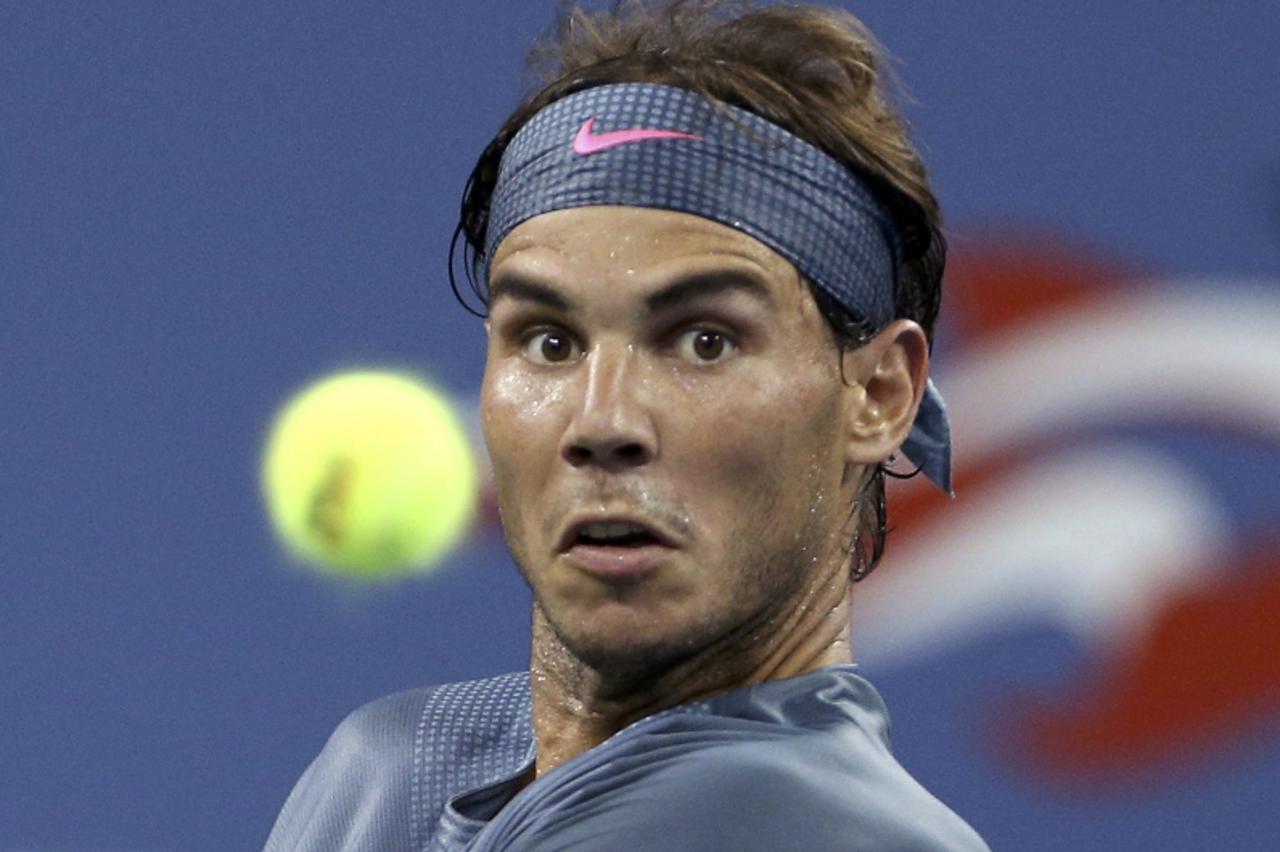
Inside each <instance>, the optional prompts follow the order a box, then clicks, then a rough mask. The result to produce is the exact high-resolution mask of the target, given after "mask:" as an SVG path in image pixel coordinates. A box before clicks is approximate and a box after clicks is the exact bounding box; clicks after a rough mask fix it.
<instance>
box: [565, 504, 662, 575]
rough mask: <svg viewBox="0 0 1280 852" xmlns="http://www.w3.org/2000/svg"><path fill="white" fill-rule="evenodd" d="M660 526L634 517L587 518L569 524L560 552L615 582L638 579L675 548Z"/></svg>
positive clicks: (660, 562) (581, 567) (590, 570)
mask: <svg viewBox="0 0 1280 852" xmlns="http://www.w3.org/2000/svg"><path fill="white" fill-rule="evenodd" d="M675 549H676V548H675V542H674V541H673V540H672V539H671V538H670V537H669V536H667V535H666V534H665V533H664V532H663V531H662V530H661V529H659V528H657V527H655V526H653V525H650V524H648V523H647V522H644V521H641V520H638V519H634V518H618V517H611V518H584V519H580V520H578V521H576V522H574V523H572V524H570V525H569V527H568V529H566V531H565V533H564V535H563V536H562V537H561V540H560V552H561V553H563V554H564V555H565V556H566V557H567V558H568V560H569V561H570V562H572V563H573V564H574V565H576V566H577V567H578V568H580V569H582V570H583V571H585V572H587V573H588V574H592V575H594V576H596V577H598V578H600V579H603V580H606V581H608V582H612V583H631V582H636V581H638V580H640V579H642V578H644V577H645V576H647V575H648V574H651V573H652V572H654V571H656V570H657V569H658V567H659V566H660V565H661V564H662V563H663V562H665V561H666V560H667V559H668V558H669V557H670V556H671V554H672V553H673V552H674V550H675Z"/></svg>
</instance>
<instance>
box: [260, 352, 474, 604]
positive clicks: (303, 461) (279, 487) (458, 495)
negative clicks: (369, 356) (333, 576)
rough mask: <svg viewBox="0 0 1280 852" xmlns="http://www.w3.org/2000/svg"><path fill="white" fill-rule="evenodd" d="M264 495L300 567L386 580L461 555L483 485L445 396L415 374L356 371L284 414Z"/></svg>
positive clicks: (268, 458)
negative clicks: (460, 545) (459, 550)
mask: <svg viewBox="0 0 1280 852" xmlns="http://www.w3.org/2000/svg"><path fill="white" fill-rule="evenodd" d="M262 490H263V496H264V499H265V501H266V505H267V510H268V512H269V514H270V517H271V520H272V523H273V526H274V527H275V530H276V533H277V535H278V536H279V538H280V539H281V541H282V542H283V543H284V544H285V545H286V547H287V548H288V549H289V550H290V551H291V552H292V553H293V555H294V556H296V557H298V558H300V559H302V560H303V561H305V562H308V563H311V564H313V565H316V566H318V567H321V568H324V569H326V570H329V571H331V572H333V573H337V574H340V575H343V576H347V577H353V578H357V579H384V578H392V577H401V576H404V575H406V574H409V573H413V572H414V571H420V570H423V569H429V568H430V567H431V566H432V565H433V564H435V563H436V562H438V561H439V559H440V558H441V557H442V556H444V555H445V554H446V553H447V552H448V551H449V550H451V549H452V548H453V547H455V546H456V545H457V544H458V543H459V541H460V540H461V539H462V537H463V535H464V534H465V533H466V531H467V529H468V527H469V525H470V523H471V520H472V518H473V516H474V514H475V508H476V502H477V496H478V491H479V485H478V476H477V471H476V464H475V459H474V457H473V456H472V452H471V445H470V442H469V441H468V439H467V435H466V432H465V430H464V429H463V427H462V425H461V423H460V422H459V420H458V417H457V416H456V415H455V413H454V410H453V407H452V405H451V404H450V403H449V401H448V400H447V398H446V397H445V396H444V395H443V394H442V393H441V392H440V391H438V390H435V389H434V388H432V387H431V386H430V385H428V384H426V383H424V382H422V381H421V380H419V379H416V378H414V377H412V376H410V375H407V374H402V373H394V372H384V371H353V372H346V373H339V374H336V375H333V376H331V377H329V378H326V379H323V380H321V381H319V382H317V383H315V384H313V385H311V386H310V387H307V388H305V389H303V391H302V392H301V393H299V394H298V395H297V396H295V397H294V398H293V399H291V400H290V401H289V402H288V403H287V404H286V405H285V406H284V407H283V408H282V409H281V410H280V412H279V414H278V415H277V416H276V418H275V421H274V423H273V424H272V426H271V430H270V434H269V436H268V438H267V443H266V448H265V451H264V454H263V462H262Z"/></svg>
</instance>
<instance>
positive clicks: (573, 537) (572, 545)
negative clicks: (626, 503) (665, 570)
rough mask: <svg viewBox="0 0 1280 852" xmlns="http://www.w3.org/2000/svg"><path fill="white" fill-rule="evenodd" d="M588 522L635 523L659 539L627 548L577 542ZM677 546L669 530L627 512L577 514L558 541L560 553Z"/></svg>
mask: <svg viewBox="0 0 1280 852" xmlns="http://www.w3.org/2000/svg"><path fill="white" fill-rule="evenodd" d="M587 524H634V525H636V526H638V527H642V528H644V530H645V532H647V533H649V534H650V535H651V536H653V537H654V538H655V539H657V544H646V545H644V546H643V547H625V548H623V547H600V546H597V545H584V544H578V543H577V541H578V532H579V530H581V529H582V528H583V527H584V526H586V525H587ZM675 546H676V542H675V539H674V538H673V537H672V536H670V535H668V534H667V532H666V531H665V530H663V529H662V528H661V527H659V526H657V525H655V524H653V523H650V522H649V521H647V520H645V519H644V518H640V517H637V516H635V515H628V514H625V513H614V514H605V513H600V514H593V515H575V516H574V517H572V518H570V519H569V523H568V525H567V526H565V528H564V532H562V533H561V534H560V539H559V540H558V541H557V542H556V551H557V552H559V553H567V552H569V551H570V550H576V549H578V548H587V549H595V550H604V551H617V550H629V551H643V550H647V549H649V548H650V547H656V548H660V549H662V550H670V549H671V548H674V547H675Z"/></svg>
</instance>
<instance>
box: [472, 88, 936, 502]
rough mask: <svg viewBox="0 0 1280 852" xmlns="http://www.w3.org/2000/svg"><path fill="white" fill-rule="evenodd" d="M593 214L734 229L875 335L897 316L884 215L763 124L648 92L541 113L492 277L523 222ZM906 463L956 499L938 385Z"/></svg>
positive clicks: (499, 235)
mask: <svg viewBox="0 0 1280 852" xmlns="http://www.w3.org/2000/svg"><path fill="white" fill-rule="evenodd" d="M594 205H624V206H631V207H654V208H659V209H662V210H678V211H681V212H684V213H692V214H694V215H696V216H701V217H703V218H704V219H711V220H713V221H715V222H719V223H721V224H723V225H727V226H729V227H731V228H734V229H736V230H739V231H742V232H743V233H745V234H747V235H749V236H751V237H754V238H755V239H757V240H759V241H760V242H762V243H764V244H765V245H767V246H768V247H769V248H771V249H773V250H774V251H775V252H777V253H778V254H780V255H781V256H782V257H784V258H786V259H787V260H788V261H790V262H791V264H792V265H793V266H795V267H796V269H797V270H798V271H799V272H800V273H801V274H802V275H804V276H805V277H806V278H808V279H809V280H810V281H811V282H813V284H814V285H816V286H817V287H819V288H820V289H821V290H822V291H823V292H825V293H827V294H828V295H829V296H831V297H832V298H833V299H834V300H835V301H836V302H837V303H839V304H840V305H841V306H842V307H844V308H845V309H846V310H848V311H849V312H851V313H852V314H854V315H855V316H857V317H861V318H865V319H866V320H867V321H868V322H869V323H870V324H871V326H872V327H873V328H875V329H880V328H883V327H884V326H885V325H888V324H889V323H890V322H892V321H893V319H894V298H893V293H894V280H895V279H896V273H897V268H898V265H899V263H900V260H901V247H900V241H899V236H898V231H897V228H896V227H895V226H894V224H893V219H892V217H891V216H890V214H889V212H888V210H886V209H885V207H884V205H883V204H881V203H880V201H879V200H878V199H877V198H876V197H875V196H874V195H872V194H871V191H870V190H869V189H868V188H867V186H866V185H865V184H864V183H863V182H862V181H861V180H859V179H858V178H857V177H856V176H854V175H853V174H852V173H851V172H850V171H849V170H848V169H846V168H845V167H844V166H842V165H841V164H840V163H838V162H836V161H835V160H834V159H832V158H831V157H829V156H828V155H827V154H825V153H824V152H822V151H821V150H819V149H818V148H816V147H815V146H813V145H810V144H809V143H808V142H805V141H804V140H802V139H800V138H798V137H797V136H795V135H793V134H791V133H789V132H788V131H786V130H784V129H783V128H781V127H779V126H777V125H776V124H773V123H771V122H769V121H766V120H765V119H763V118H760V117H759V116H757V115H755V114H754V113H750V112H747V111H746V110H742V109H738V108H736V107H733V106H729V105H727V104H723V103H717V104H713V103H711V102H709V101H707V100H706V99H704V98H703V97H702V96H700V95H698V94H696V93H694V92H690V91H687V90H685V89H679V88H675V87H672V86H658V85H652V84H648V83H618V84H613V85H607V86H597V87H594V88H591V89H586V90H584V91H581V92H577V93H575V94H572V95H568V96H567V97H564V98H561V99H560V100H557V101H555V102H554V103H552V104H550V105H549V106H547V107H545V108H544V109H542V110H541V111H539V112H538V113H537V114H535V115H534V116H533V118H531V119H529V121H528V122H526V123H525V125H524V126H523V127H522V128H520V131H519V132H518V133H516V135H515V137H514V138H513V139H512V140H511V143H510V144H509V145H508V146H507V149H506V151H505V152H504V153H503V156H502V163H501V166H500V167H499V171H498V182H497V186H496V187H495V188H494V191H493V197H492V201H491V203H490V210H489V224H488V228H487V230H486V233H485V247H484V280H485V281H486V282H487V281H488V277H489V270H488V263H489V259H490V258H492V257H493V252H494V249H496V248H497V246H498V244H499V243H500V242H502V240H503V239H504V238H505V237H506V236H507V234H509V233H511V231H512V229H513V228H515V227H516V226H517V225H519V224H520V223H521V222H523V221H525V220H526V219H530V218H532V217H534V216H537V215H539V214H541V213H549V212H551V211H552V210H563V209H566V208H570V207H587V206H594ZM902 452H903V454H904V455H905V456H906V457H907V458H908V459H910V460H911V462H912V463H913V464H916V465H918V466H919V467H920V469H921V471H922V472H923V473H924V474H925V475H926V476H927V477H929V479H931V480H933V481H934V482H935V483H937V484H938V485H939V486H940V487H941V488H942V489H943V490H944V491H946V492H947V493H951V434H950V427H949V424H948V421H947V411H946V407H945V405H944V404H943V401H942V397H941V395H940V394H939V393H938V391H937V389H936V388H934V386H933V382H932V381H930V382H929V383H928V385H927V386H926V388H925V394H924V400H923V401H922V402H921V404H920V412H919V414H918V415H917V416H916V421H915V423H914V425H913V426H912V428H911V434H910V435H909V436H908V437H907V440H906V442H905V443H904V444H903V447H902Z"/></svg>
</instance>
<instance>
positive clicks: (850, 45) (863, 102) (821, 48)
mask: <svg viewBox="0 0 1280 852" xmlns="http://www.w3.org/2000/svg"><path fill="white" fill-rule="evenodd" d="M529 70H530V72H531V73H532V74H533V75H534V79H535V81H536V82H538V83H540V84H541V88H540V89H538V90H537V91H536V92H534V93H533V94H532V95H530V96H529V97H527V98H525V100H524V101H523V103H521V104H520V106H519V107H517V108H516V110H515V112H514V113H512V115H511V116H510V118H508V119H507V121H506V123H505V124H503V126H502V128H501V129H500V130H499V131H498V133H497V135H496V136H495V137H494V138H493V140H492V141H491V142H490V143H489V145H488V146H487V147H486V148H485V150H484V152H483V153H482V154H481V156H480V159H479V161H478V162H477V163H476V166H475V168H474V170H473V171H472V173H471V176H470V179H469V180H468V182H467V187H466V190H465V191H464V194H463V201H462V214H461V219H460V222H459V225H458V230H457V232H456V233H455V235H454V247H456V245H457V240H458V238H459V237H462V238H464V239H465V240H466V246H465V252H466V261H467V262H466V264H465V267H466V273H467V278H468V280H469V281H470V283H471V288H472V291H473V292H474V293H475V295H476V296H477V297H478V298H479V299H480V300H481V302H482V303H484V304H486V305H487V300H486V294H485V292H484V290H483V289H482V288H481V287H479V286H478V285H477V279H478V277H479V276H480V274H481V273H480V270H481V267H482V265H483V261H484V258H483V251H484V237H485V229H486V227H487V225H488V218H489V202H490V199H491V196H492V194H493V189H494V185H495V184H496V182H497V177H498V166H499V163H500V161H501V159H502V154H503V152H504V151H505V150H506V147H507V144H508V143H509V142H510V141H511V138H512V137H513V136H515V134H516V132H517V131H519V130H520V128H521V127H522V126H523V125H524V123H525V122H526V121H528V120H529V118H531V117H532V116H533V115H534V114H535V113H536V112H538V111H539V110H540V109H542V108H543V107H545V106H546V105H548V104H550V103H552V102H553V101H555V100H557V99H559V98H562V97H564V96H566V95H569V94H572V93H574V92H577V91H581V90H583V89H588V88H591V87H593V86H599V85H604V84H607V83H626V82H644V83H661V84H666V85H671V86H678V87H680V88H684V89H689V90H691V91H695V92H698V93H699V94H701V95H703V96H704V97H706V98H708V99H711V100H718V101H723V102H725V103H729V104H732V105H734V106H737V107H741V108H743V109H746V110H749V111H750V112H753V113H755V114H757V115H759V116H761V117H763V118H766V119H768V120H770V121H772V122H773V123H775V124H778V125H780V126H782V127H785V128H786V129H787V130H789V131H790V132H792V133H794V134H795V135H796V136H799V137H801V138H802V139H805V140H806V141H808V142H810V143H812V144H814V145H816V146H818V147H819V148H821V149H822V150H824V151H825V152H826V153H827V154H829V155H830V156H832V157H833V158H835V159H836V160H837V161H839V162H840V163H842V164H844V165H845V166H846V167H848V168H849V169H850V170H851V171H853V172H854V173H856V174H858V175H859V176H860V177H861V178H862V179H863V180H864V181H866V182H867V183H868V184H869V185H870V186H871V188H872V190H873V191H874V192H875V193H876V195H877V196H878V197H879V198H880V200H881V201H882V202H884V203H885V204H886V205H887V206H888V208H889V210H890V211H891V212H892V214H893V217H894V220H895V222H896V224H897V226H898V228H899V231H900V233H901V235H902V243H903V263H902V264H901V266H900V267H899V269H898V275H897V280H896V281H895V282H894V293H895V296H894V301H895V315H896V316H898V317H906V318H909V319H912V320H915V321H916V322H918V323H919V324H920V325H921V327H923V329H924V331H925V334H926V335H927V336H928V339H929V341H930V344H931V345H932V341H933V326H934V322H935V320H936V318H937V315H938V308H939V304H940V302H941V297H942V287H941V283H942V270H943V266H944V263H945V258H946V243H945V241H944V239H943V236H942V232H941V213H940V211H939V208H938V201H937V198H936V197H935V196H934V194H933V192H932V190H931V189H930V188H929V182H928V179H927V176H926V172H925V167H924V164H923V162H922V161H921V159H920V156H919V154H918V153H917V152H916V150H915V148H914V147H913V146H912V144H911V141H910V139H909V138H908V134H907V127H906V123H905V122H904V121H903V119H902V118H901V116H899V115H898V113H897V112H896V110H895V109H894V107H893V104H892V103H891V100H890V94H889V90H890V88H891V86H892V84H893V82H894V81H893V79H892V75H891V73H890V71H889V69H888V68H887V67H886V61H885V58H884V51H883V50H882V49H881V48H880V46H879V45H878V43H877V42H876V40H875V38H874V36H872V35H871V33H870V31H869V30H867V28H866V27H865V26H864V25H863V24H862V22H861V21H859V20H858V19H857V18H855V17H854V16H853V15H851V14H849V13H848V12H844V11H842V10H839V9H834V8H827V7H821V6H765V7H757V6H755V5H753V4H752V3H751V2H750V0H667V2H663V3H659V4H655V3H652V2H645V0H616V2H615V3H614V4H613V7H612V8H611V9H610V10H609V11H606V12H589V11H585V10H583V9H581V8H579V7H576V6H568V7H564V8H562V10H561V12H560V14H559V15H558V17H557V19H556V22H555V24H554V25H553V26H552V28H551V29H550V30H548V32H547V33H546V34H545V35H544V36H543V38H542V39H541V40H540V41H539V42H538V44H537V45H536V46H535V47H534V49H533V50H532V51H531V53H530V55H529ZM452 256H453V251H452V249H451V251H450V257H451V263H450V282H451V283H452V284H453V287H454V292H455V294H458V296H459V300H460V301H462V302H463V304H464V306H466V302H465V300H462V297H461V294H460V293H459V291H458V288H457V282H456V281H455V280H454V278H453V264H452ZM809 289H810V292H811V293H812V294H813V297H814V299H815V300H816V302H817V304H818V307H819V308H820V309H821V310H822V313H823V316H825V317H826V319H827V321H828V323H829V324H830V325H831V328H832V330H833V332H834V334H835V338H836V341H837V344H838V345H839V346H840V347H841V349H844V348H846V347H849V348H852V347H856V346H859V345H861V344H863V343H865V342H866V341H867V340H869V339H870V337H871V335H872V334H874V332H875V331H876V330H877V329H875V328H872V327H869V325H868V323H867V322H866V321H865V319H863V318H862V317H858V316H856V315H853V314H851V313H849V312H848V311H847V310H845V309H844V308H843V307H842V306H840V305H839V304H838V303H836V302H835V301H834V300H832V299H831V298H830V297H828V296H826V295H825V294H824V293H823V292H821V291H820V290H819V289H818V288H816V287H814V286H812V285H810V288H809ZM468 309H469V310H470V308H469V307H468ZM886 474H887V475H889V476H901V474H896V473H894V472H893V471H890V470H888V468H887V467H886V465H884V464H879V465H876V466H874V467H873V468H869V469H868V472H867V474H866V476H865V478H864V480H863V483H862V485H861V487H860V488H859V491H858V498H857V501H856V502H855V504H854V507H853V511H854V512H855V513H856V514H857V516H858V517H857V524H856V531H855V533H854V538H853V541H852V543H851V551H850V555H851V557H852V559H853V563H852V564H853V578H854V579H855V580H860V579H862V578H863V577H864V576H866V575H867V574H868V573H870V571H871V570H872V569H873V568H874V567H875V565H876V563H877V562H878V561H879V560H880V557H881V555H882V554H883V552H884V542H885V537H886V536H887V534H888V516H887V508H886V505H885V493H884V485H885V482H884V480H885V476H886Z"/></svg>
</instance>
